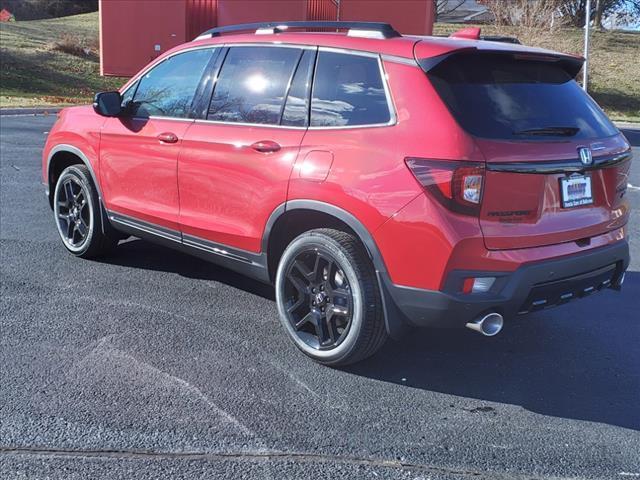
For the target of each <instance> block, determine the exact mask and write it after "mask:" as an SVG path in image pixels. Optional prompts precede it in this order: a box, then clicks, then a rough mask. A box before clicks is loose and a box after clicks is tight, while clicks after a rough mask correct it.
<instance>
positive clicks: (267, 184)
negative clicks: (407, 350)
mask: <svg viewBox="0 0 640 480" xmlns="http://www.w3.org/2000/svg"><path fill="white" fill-rule="evenodd" d="M237 44H241V45H247V44H252V45H282V44H291V45H298V46H300V45H302V46H309V47H311V48H315V47H317V46H320V47H323V48H324V49H325V50H326V49H334V50H338V51H340V52H342V53H344V52H347V53H356V54H361V53H362V52H367V53H368V54H369V55H370V56H371V54H373V56H376V57H378V58H380V59H381V62H382V65H383V67H384V77H385V80H386V82H387V87H388V90H389V92H390V95H391V99H392V103H393V114H394V115H393V119H392V121H390V122H389V123H388V124H385V125H375V126H373V125H371V126H350V127H339V128H333V127H322V128H314V127H310V128H303V127H302V128H301V127H279V126H278V127H272V126H264V125H262V126H259V125H244V124H229V123H223V122H208V121H205V120H204V116H205V115H206V109H205V110H201V111H200V112H195V113H193V112H192V115H191V116H192V117H193V118H189V119H169V118H165V119H154V118H151V119H147V120H143V119H126V118H111V119H105V118H104V117H100V116H99V115H98V114H96V113H95V112H94V111H93V109H92V108H91V107H79V108H71V109H65V110H64V111H63V112H62V113H61V115H60V119H59V120H58V122H57V123H56V124H55V126H54V127H53V129H52V131H51V133H50V134H49V137H48V139H47V143H46V145H45V150H44V153H43V180H44V181H45V182H48V181H50V178H49V175H48V169H49V161H50V158H51V156H52V153H55V152H56V151H57V149H61V148H63V147H64V146H65V145H69V146H70V148H71V147H72V148H76V149H77V150H78V151H81V152H82V154H83V155H82V157H81V161H83V162H88V164H89V166H90V167H91V169H92V171H94V172H95V178H96V182H97V183H98V184H99V185H98V188H99V189H100V190H101V191H102V197H103V198H102V201H103V204H104V206H105V207H106V209H107V210H109V211H112V212H115V213H117V214H121V215H124V216H128V217H130V218H132V219H137V220H139V221H140V222H142V223H144V222H146V223H144V225H146V226H147V227H152V226H153V225H157V226H158V227H162V228H164V229H168V230H170V231H171V232H172V237H173V238H172V242H173V243H175V244H177V245H178V246H179V248H181V249H182V248H187V247H189V246H191V247H193V246H196V248H199V252H195V253H199V254H204V253H206V254H207V255H209V254H211V255H212V257H211V258H213V259H214V260H215V259H218V260H219V263H220V264H222V265H224V266H227V267H229V268H234V269H236V270H238V271H242V272H245V273H247V274H248V275H251V276H253V277H255V278H259V279H260V280H264V281H268V280H269V279H270V278H273V275H272V274H271V273H272V272H269V271H268V269H269V268H270V266H269V262H268V261H267V255H268V254H269V251H268V248H269V245H270V237H269V235H270V233H271V228H272V226H273V225H274V224H276V222H277V221H278V219H279V218H280V217H281V216H282V215H286V214H287V213H288V209H290V210H298V209H301V210H315V211H318V212H322V213H324V214H326V215H331V216H333V217H335V218H336V219H338V220H340V221H341V222H343V223H345V224H346V225H347V226H349V227H350V228H351V230H352V231H354V232H355V233H356V234H357V235H358V236H359V237H360V239H361V240H362V242H363V244H364V246H365V247H366V249H367V251H368V252H369V255H370V256H371V258H372V259H373V264H374V267H375V269H376V272H377V275H378V278H379V280H380V285H381V295H382V297H383V303H384V309H385V315H386V317H387V328H388V330H389V331H395V328H394V327H393V325H392V323H393V322H395V321H396V319H399V318H401V316H402V315H398V316H396V315H395V313H397V312H400V313H402V312H401V310H402V304H403V302H405V301H406V302H408V304H411V309H412V312H413V313H415V312H414V310H413V309H414V308H418V307H420V305H419V304H420V302H423V301H424V299H429V298H432V299H434V298H435V299H439V300H437V301H438V302H441V303H440V304H441V305H449V304H450V301H449V300H450V299H451V298H452V297H451V295H454V296H456V295H458V294H459V293H460V292H458V291H456V289H457V288H458V286H457V284H455V285H453V287H452V288H453V289H454V292H453V293H451V291H446V289H449V288H450V287H451V281H452V280H451V279H452V278H453V279H454V280H455V281H458V280H460V279H461V278H462V277H463V276H464V275H467V274H468V273H465V272H485V273H486V272H494V274H496V273H495V272H498V273H497V274H499V273H505V275H506V274H508V273H514V272H518V271H522V269H524V268H525V267H526V268H527V269H530V268H531V267H532V265H533V264H537V263H540V264H542V263H544V262H548V261H550V260H554V261H556V260H557V261H560V263H561V264H562V265H566V264H567V262H568V263H569V264H571V265H570V268H569V269H567V271H568V272H570V273H571V275H576V274H578V276H579V274H581V272H580V265H579V261H580V260H579V259H580V255H582V254H584V255H587V254H591V253H593V252H595V251H596V250H598V249H600V250H598V251H600V252H604V253H598V254H597V255H595V256H590V257H589V258H596V259H597V260H592V262H596V261H597V262H600V261H602V262H605V263H603V265H595V264H594V265H593V266H594V267H601V266H605V265H608V264H607V263H606V262H608V261H611V262H615V263H616V274H615V275H616V276H615V277H612V280H614V281H615V283H616V285H615V286H616V287H619V284H620V282H621V281H622V273H623V271H624V268H626V265H627V264H628V249H627V255H626V257H625V253H624V250H625V248H624V246H625V245H626V223H627V221H628V217H629V207H628V204H627V202H626V199H625V198H624V190H625V188H626V183H625V181H626V175H627V172H628V168H629V162H627V163H619V164H616V165H613V166H611V167H609V168H604V169H592V170H591V171H590V175H591V176H592V181H593V189H594V194H595V203H594V205H593V206H591V207H588V208H586V207H585V208H582V207H581V208H576V209H570V210H566V209H563V208H561V206H560V204H559V198H558V182H559V178H560V177H561V176H564V175H566V173H565V172H557V173H552V174H539V173H526V174H523V173H518V172H504V171H498V170H499V169H497V167H495V166H498V167H500V166H504V165H511V164H513V163H524V164H533V163H535V164H544V163H545V162H573V161H576V160H577V159H579V157H578V148H580V147H584V146H588V147H590V148H592V150H593V152H594V155H593V156H594V159H596V161H597V160H598V159H599V158H601V157H602V158H604V157H607V156H611V155H618V154H623V153H624V152H626V151H627V150H628V148H629V146H628V143H627V142H626V141H625V140H624V138H623V137H622V136H621V135H614V136H612V137H608V138H604V139H594V140H593V142H590V144H589V145H584V142H577V141H571V140H566V139H564V140H562V141H557V140H554V141H547V140H544V141H534V142H529V141H518V142H507V141H496V140H486V139H481V138H476V137H473V136H471V135H470V134H468V133H467V132H466V131H465V130H464V129H463V128H462V127H461V126H460V125H459V124H458V122H457V121H456V120H455V118H454V117H453V115H452V114H451V112H450V111H449V109H448V108H447V106H446V105H445V103H444V102H443V101H442V98H440V96H439V94H438V92H437V91H436V89H435V88H434V87H433V85H432V83H431V82H430V80H429V78H428V77H427V75H426V74H425V72H424V71H423V69H422V68H420V66H419V65H418V63H417V60H419V59H424V58H432V57H438V56H443V55H448V54H451V53H453V52H458V51H463V50H466V51H472V50H491V51H500V52H503V51H504V52H516V53H517V54H522V55H538V56H540V55H541V56H545V55H546V56H549V57H551V58H554V59H558V58H561V59H569V60H567V61H570V62H574V63H571V65H574V66H575V65H576V63H575V62H580V61H581V59H580V57H572V56H567V55H562V54H557V53H556V52H551V51H548V50H542V49H535V48H531V47H524V46H519V45H513V44H505V43H497V42H482V41H475V40H465V39H442V38H435V37H410V36H405V37H398V38H392V39H385V40H382V39H373V38H357V37H350V36H345V35H341V34H328V33H327V34H324V33H286V34H266V35H255V34H246V35H245V34H242V35H229V36H221V37H215V38H211V39H201V40H197V41H194V42H191V43H189V44H186V45H183V46H180V47H177V48H175V49H173V50H171V51H169V52H167V53H165V54H164V55H162V56H160V57H159V58H158V59H156V60H154V61H153V62H152V63H151V64H150V65H149V66H148V67H146V68H145V69H143V70H142V71H141V72H140V73H139V74H138V75H137V76H135V77H133V78H132V79H131V80H130V81H129V82H127V84H126V85H125V86H123V88H122V89H121V92H124V91H125V90H126V88H127V87H128V86H129V85H131V84H132V83H133V82H135V81H136V80H137V79H138V78H139V77H140V75H143V74H144V72H145V71H147V70H148V69H149V68H152V67H153V66H155V65H157V64H158V63H159V62H162V61H163V60H164V59H166V58H167V57H168V56H171V55H173V54H175V53H178V52H182V51H184V50H186V49H194V48H204V47H209V46H215V45H218V46H221V45H226V46H228V45H237ZM207 81H210V82H211V83H214V82H215V78H214V76H213V75H211V76H210V77H208V79H207ZM202 91H203V92H204V91H208V90H207V89H202ZM210 94H211V92H210V91H208V95H209V96H210ZM207 101H208V98H206V97H205V96H204V95H203V97H202V99H201V102H200V103H201V104H202V105H205V106H206V105H208V103H207ZM167 132H170V133H173V134H175V135H176V137H177V139H178V141H177V142H176V143H170V144H167V143H163V142H161V141H160V140H159V139H158V138H157V137H158V135H159V134H162V133H167ZM264 141H271V142H276V143H277V144H279V145H280V149H279V150H278V151H277V152H271V153H264V152H258V151H256V150H254V149H252V148H251V145H253V144H255V143H256V142H264ZM407 158H418V159H425V160H432V161H433V160H435V161H438V162H443V161H444V162H447V161H457V162H460V161H464V162H473V163H475V164H477V165H478V166H479V167H481V168H483V167H484V168H486V174H485V178H484V181H485V184H484V193H483V195H484V198H483V200H482V207H481V210H480V214H479V215H476V216H473V215H465V214H462V213H457V212H452V211H450V210H448V209H447V208H445V207H444V206H443V205H442V204H441V203H438V202H437V201H435V199H434V198H433V197H432V196H431V195H430V193H428V192H427V191H426V189H425V188H424V187H423V186H422V185H421V184H420V183H419V182H418V180H417V179H416V177H415V176H414V175H413V174H412V172H411V171H410V169H409V168H407V165H406V163H405V160H406V159H407ZM494 167H495V168H494ZM474 168H475V167H474ZM505 208H508V209H510V210H519V211H531V212H532V213H531V217H530V218H521V219H518V221H509V222H506V221H504V216H500V215H498V216H496V215H492V214H491V212H495V211H504V209H505ZM501 209H502V210H501ZM525 217H526V216H525ZM130 223H131V224H133V223H135V222H133V223H132V222H130ZM142 223H141V224H142ZM134 226H135V225H134ZM149 230H151V233H153V228H147V233H149ZM131 231H132V232H135V229H134V230H131ZM187 237H188V238H190V239H191V240H190V242H191V245H187V242H186V241H185V239H186V238H187ZM205 242H206V243H205ZM612 245H613V246H615V245H617V246H615V248H614V247H612V251H614V250H615V252H616V253H615V255H614V256H612V257H611V258H609V257H607V254H606V251H607V250H606V248H608V247H611V246H612ZM187 250H188V249H187ZM205 250H207V252H204V251H205ZM191 253H194V252H193V251H191ZM209 256H210V255H209ZM209 256H207V258H209ZM563 259H564V260H563ZM567 259H569V260H567ZM565 260H567V261H565ZM556 264H557V263H554V262H551V263H544V265H542V266H538V267H536V268H535V269H534V270H535V271H536V273H535V275H534V277H535V279H536V281H537V280H539V279H545V280H547V279H549V278H552V277H553V276H554V274H555V272H554V271H553V268H554V267H553V265H556ZM534 266H535V265H534ZM534 277H530V278H529V280H531V278H534ZM510 278H514V279H517V278H519V277H518V275H517V274H516V273H514V276H512V277H510ZM454 283H455V282H454ZM521 287H522V285H521ZM525 287H526V288H529V285H528V284H527V285H525V286H524V287H522V288H520V290H521V292H520V293H522V291H524V290H523V289H526V288H525ZM407 292H413V293H415V292H418V293H419V294H418V295H417V296H414V295H413V293H411V294H408V293H407ZM442 295H444V296H445V297H446V298H445V297H443V296H442ZM456 298H457V297H456ZM475 298H476V297H472V296H471V297H468V299H462V300H460V299H459V298H457V299H456V305H457V307H456V308H459V309H458V310H456V312H458V313H460V314H461V315H462V316H464V314H465V312H467V313H469V314H470V312H472V313H473V314H474V315H475V314H476V313H478V312H479V311H480V309H484V308H485V306H486V305H489V303H490V301H493V300H492V299H493V298H496V299H498V300H496V302H498V301H499V299H500V295H499V294H497V295H496V296H495V297H484V300H483V299H482V298H480V297H477V298H478V301H477V302H476V300H475ZM443 299H444V300H443ZM458 300H460V301H458ZM434 301H435V300H434ZM394 302H396V303H394ZM416 302H417V303H416ZM474 302H476V303H474ZM398 306H400V307H401V308H400V310H398V309H397V308H395V307H398ZM498 307H499V305H498V306H497V307H496V308H498ZM445 313H446V312H445ZM418 316H419V317H420V319H421V321H422V320H424V322H423V323H425V324H426V323H428V322H427V321H426V320H425V319H423V318H422V317H423V316H422V315H418ZM438 316H439V317H443V318H444V317H446V315H444V314H443V312H441V311H440V312H438ZM461 318H462V317H461ZM461 318H460V319H461ZM460 319H457V320H460ZM397 321H400V320H397ZM456 323H459V322H456Z"/></svg>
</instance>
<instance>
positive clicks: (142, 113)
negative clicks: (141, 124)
mask: <svg viewBox="0 0 640 480" xmlns="http://www.w3.org/2000/svg"><path fill="white" fill-rule="evenodd" d="M211 52H212V50H211V49H201V50H192V51H189V52H185V53H179V54H177V55H174V56H172V57H169V58H168V59H166V60H165V61H163V62H162V63H160V64H159V65H157V66H156V67H154V68H152V69H151V70H150V71H148V72H147V73H146V74H144V75H143V76H142V77H141V78H140V80H139V85H138V89H137V90H136V92H135V95H134V97H133V102H132V103H131V106H130V109H131V114H132V115H133V116H135V117H140V118H148V117H151V116H156V117H176V118H186V117H188V116H189V112H190V110H191V102H192V101H193V97H194V95H195V93H196V89H197V88H198V84H199V83H200V79H201V78H202V75H203V73H204V71H205V69H206V67H207V63H208V62H209V59H210V58H211Z"/></svg>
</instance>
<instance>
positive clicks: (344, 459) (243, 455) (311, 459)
mask: <svg viewBox="0 0 640 480" xmlns="http://www.w3.org/2000/svg"><path fill="white" fill-rule="evenodd" d="M0 455H24V456H38V457H43V456H44V457H67V458H77V459H82V458H100V459H104V458H112V459H117V460H154V461H155V460H196V461H197V460H201V461H225V460H227V461H228V460H232V461H233V460H236V461H249V462H269V461H283V462H299V463H333V464H336V463H339V464H350V465H360V466H367V467H373V468H391V469H400V470H410V471H414V472H418V473H429V474H435V473H438V474H447V475H454V476H460V477H464V478H469V477H473V478H478V479H483V478H486V479H491V480H500V479H504V480H506V479H507V478H508V479H522V480H524V479H527V480H536V479H538V478H541V477H533V476H531V475H524V474H523V475H518V474H515V475H514V474H513V473H510V474H509V475H508V476H507V475H506V474H501V473H499V472H480V471H474V470H468V469H455V468H448V467H439V466H434V465H425V464H419V463H410V462H405V461H400V460H385V459H376V458H366V457H357V456H345V455H333V454H323V453H305V452H283V451H269V450H259V451H238V452H204V451H203V452H195V451H194V452H189V451H186V452H167V451H154V450H109V449H105V450H85V449H68V448H37V447H10V446H0Z"/></svg>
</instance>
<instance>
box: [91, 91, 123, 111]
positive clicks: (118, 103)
mask: <svg viewBox="0 0 640 480" xmlns="http://www.w3.org/2000/svg"><path fill="white" fill-rule="evenodd" d="M93 109H94V110H95V111H96V113H97V114H98V115H102V116H103V117H117V116H118V115H120V112H121V111H122V97H121V96H120V92H100V93H96V96H95V97H94V99H93Z"/></svg>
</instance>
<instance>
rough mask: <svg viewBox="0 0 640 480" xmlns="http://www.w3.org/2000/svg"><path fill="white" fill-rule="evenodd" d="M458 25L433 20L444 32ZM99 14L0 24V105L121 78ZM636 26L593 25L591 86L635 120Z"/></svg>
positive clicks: (543, 38) (560, 44)
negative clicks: (108, 72) (103, 68)
mask: <svg viewBox="0 0 640 480" xmlns="http://www.w3.org/2000/svg"><path fill="white" fill-rule="evenodd" d="M461 27H462V26H461V25H450V24H436V27H435V34H436V35H446V34H449V33H451V32H453V31H455V30H457V29H458V28H461ZM483 32H484V33H487V34H503V35H514V36H517V37H519V38H520V39H521V40H522V41H523V43H527V44H530V45H536V46H541V47H546V48H552V49H555V50H561V51H566V52H572V53H580V52H581V51H582V31H581V30H580V29H561V30H555V31H553V32H549V31H546V30H545V31H542V30H537V31H535V30H519V31H515V30H514V29H509V28H497V27H493V26H484V27H483ZM98 55H99V48H98V14H97V13H87V14H83V15H74V16H70V17H63V18H58V19H51V20H34V21H25V22H15V23H3V24H0V106H26V105H45V104H62V103H78V102H87V101H88V100H89V99H90V98H91V96H92V95H93V93H94V92H96V91H99V90H106V89H114V88H117V87H119V86H120V85H121V84H122V83H123V82H124V79H118V78H108V77H107V78H104V77H101V76H100V74H99V70H100V69H99V57H98ZM638 58H640V33H622V32H597V31H596V32H594V33H593V37H592V58H591V68H590V72H591V73H590V74H591V81H590V93H591V95H592V96H593V97H594V98H595V99H596V100H597V101H598V103H600V105H602V107H603V108H604V109H605V110H606V111H607V112H608V113H609V115H610V116H611V117H612V118H614V119H626V120H635V121H640V82H639V81H638V78H640V63H639V62H638Z"/></svg>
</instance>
